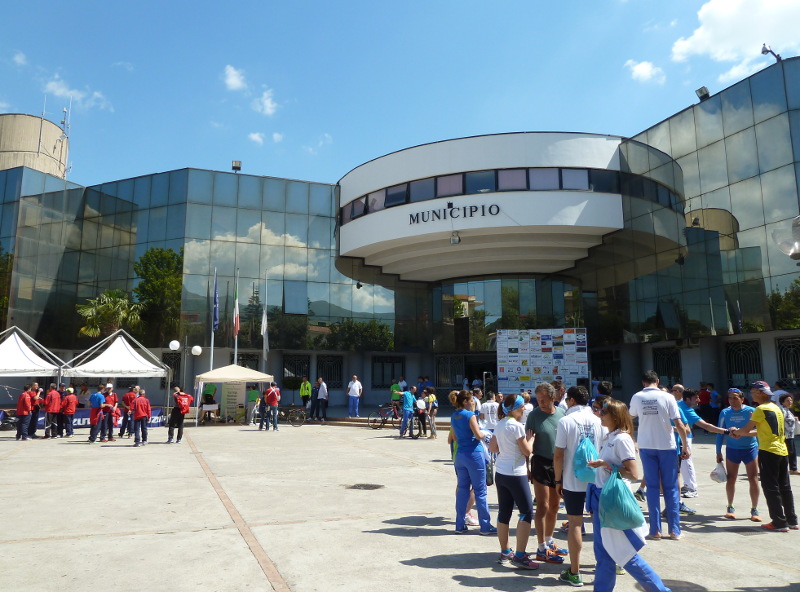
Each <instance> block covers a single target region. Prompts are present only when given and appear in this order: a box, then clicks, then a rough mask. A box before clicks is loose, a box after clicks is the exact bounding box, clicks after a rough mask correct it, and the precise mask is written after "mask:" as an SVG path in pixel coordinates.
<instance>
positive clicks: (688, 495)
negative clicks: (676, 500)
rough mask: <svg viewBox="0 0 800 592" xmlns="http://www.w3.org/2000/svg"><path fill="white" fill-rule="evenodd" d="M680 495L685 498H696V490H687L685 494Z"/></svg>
mask: <svg viewBox="0 0 800 592" xmlns="http://www.w3.org/2000/svg"><path fill="white" fill-rule="evenodd" d="M682 495H683V497H685V498H691V497H697V490H696V489H687V490H686V491H685V492H683V494H682Z"/></svg>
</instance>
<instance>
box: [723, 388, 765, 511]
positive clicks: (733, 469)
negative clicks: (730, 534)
mask: <svg viewBox="0 0 800 592" xmlns="http://www.w3.org/2000/svg"><path fill="white" fill-rule="evenodd" d="M728 403H729V404H730V407H726V408H725V409H723V410H722V413H720V416H719V427H721V428H726V429H727V430H728V431H730V428H741V427H743V426H745V425H746V424H747V423H748V422H749V421H750V416H751V415H752V414H753V411H755V409H753V408H752V407H750V406H749V405H745V404H744V403H745V399H744V395H743V394H742V391H740V390H739V389H735V388H732V389H728ZM723 442H726V443H727V446H726V448H725V470H726V471H727V473H728V481H727V483H725V492H726V493H727V494H728V511H727V512H726V513H725V518H727V519H728V520H734V519H735V518H736V510H735V509H734V507H733V496H734V494H735V492H736V479H738V477H739V463H744V468H745V471H747V480H748V481H749V482H750V503H751V504H752V506H751V508H750V520H752V521H753V522H761V517H760V516H759V515H758V508H757V506H758V496H759V493H760V491H761V490H760V489H759V487H758V480H757V476H758V463H757V462H756V460H758V440H757V439H756V438H755V437H753V436H742V437H741V438H725V436H724V435H718V436H717V462H718V463H719V462H722V444H723Z"/></svg>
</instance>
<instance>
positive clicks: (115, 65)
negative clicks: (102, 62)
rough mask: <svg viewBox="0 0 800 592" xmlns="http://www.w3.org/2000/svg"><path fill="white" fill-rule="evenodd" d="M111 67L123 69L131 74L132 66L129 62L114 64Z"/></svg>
mask: <svg viewBox="0 0 800 592" xmlns="http://www.w3.org/2000/svg"><path fill="white" fill-rule="evenodd" d="M111 65H112V66H114V67H117V68H123V69H125V70H127V71H128V72H133V64H131V63H130V62H114V63H113V64H111Z"/></svg>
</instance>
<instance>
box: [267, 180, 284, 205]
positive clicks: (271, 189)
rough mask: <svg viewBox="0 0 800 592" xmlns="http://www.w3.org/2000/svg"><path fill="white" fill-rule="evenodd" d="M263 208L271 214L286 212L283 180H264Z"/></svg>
mask: <svg viewBox="0 0 800 592" xmlns="http://www.w3.org/2000/svg"><path fill="white" fill-rule="evenodd" d="M262 203H263V208H264V209H265V210H272V211H273V212H284V211H285V210H286V181H284V180H283V179H272V178H267V179H264V195H263V202H262Z"/></svg>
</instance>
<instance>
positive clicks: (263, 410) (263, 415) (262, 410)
mask: <svg viewBox="0 0 800 592" xmlns="http://www.w3.org/2000/svg"><path fill="white" fill-rule="evenodd" d="M258 416H259V420H258V429H259V430H263V429H264V424H265V423H266V424H267V429H269V422H268V421H267V406H266V405H259V406H258Z"/></svg>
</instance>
